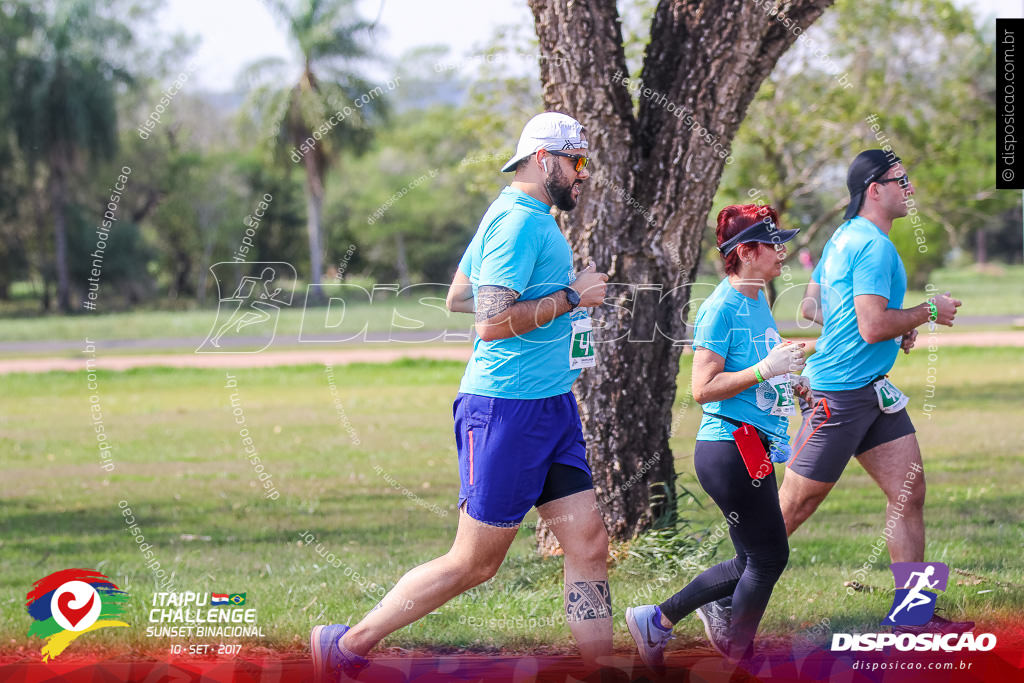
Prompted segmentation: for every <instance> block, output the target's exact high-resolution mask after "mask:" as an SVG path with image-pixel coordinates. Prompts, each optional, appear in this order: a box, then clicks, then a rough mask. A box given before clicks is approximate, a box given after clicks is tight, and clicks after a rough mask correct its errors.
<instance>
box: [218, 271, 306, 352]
mask: <svg viewBox="0 0 1024 683" xmlns="http://www.w3.org/2000/svg"><path fill="white" fill-rule="evenodd" d="M276 274H277V273H276V272H275V271H274V269H273V268H271V267H269V266H267V267H266V268H264V269H263V271H262V272H261V273H260V276H259V277H253V276H251V275H247V276H245V277H243V278H242V280H241V281H240V282H239V283H238V287H237V288H236V289H235V291H234V293H233V294H232V295H231V296H230V297H228V298H226V299H222V300H221V303H225V302H234V303H236V304H237V306H236V308H235V311H234V312H233V313H232V314H231V316H230V317H229V318H228V320H227V322H225V323H224V324H223V325H221V326H220V329H218V330H217V333H216V334H215V335H213V337H211V338H210V344H212V345H213V346H215V347H217V348H220V339H221V337H223V336H224V335H225V334H226V333H227V332H229V331H232V330H233V331H234V332H235V333H236V334H238V333H241V331H242V328H244V327H249V326H251V325H258V324H260V323H265V322H267V321H268V320H270V318H271V314H270V312H271V311H274V310H277V309H278V306H276V305H275V304H283V305H287V304H288V302H287V301H283V300H280V299H278V298H277V297H278V295H280V294H281V288H280V287H277V288H276V289H274V290H273V291H270V285H271V283H273V281H274V277H275V276H276ZM260 289H262V291H260ZM246 304H248V307H247V308H245V306H246ZM243 309H244V310H243Z"/></svg>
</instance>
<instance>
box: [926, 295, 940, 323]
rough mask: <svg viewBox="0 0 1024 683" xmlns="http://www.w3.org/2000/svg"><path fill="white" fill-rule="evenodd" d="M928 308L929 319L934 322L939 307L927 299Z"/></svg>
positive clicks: (937, 315)
mask: <svg viewBox="0 0 1024 683" xmlns="http://www.w3.org/2000/svg"><path fill="white" fill-rule="evenodd" d="M928 310H929V311H931V314H930V315H929V316H928V320H929V321H931V322H935V321H936V320H938V319H939V307H938V306H936V305H935V302H934V301H932V300H931V299H929V300H928Z"/></svg>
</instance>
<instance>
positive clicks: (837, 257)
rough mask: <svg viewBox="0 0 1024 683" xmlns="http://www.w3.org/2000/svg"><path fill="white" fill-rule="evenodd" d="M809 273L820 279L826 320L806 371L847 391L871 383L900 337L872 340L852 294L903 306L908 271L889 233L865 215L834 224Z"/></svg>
mask: <svg viewBox="0 0 1024 683" xmlns="http://www.w3.org/2000/svg"><path fill="white" fill-rule="evenodd" d="M811 279H812V280H813V281H814V282H816V283H818V284H819V285H821V308H822V320H823V321H824V326H823V327H822V330H821V337H820V338H819V339H818V344H817V347H816V352H815V353H814V354H813V355H812V356H811V357H810V358H809V359H808V360H807V368H806V369H805V370H804V375H805V376H807V377H808V378H810V380H811V388H812V389H821V390H824V391H846V390H848V389H860V388H861V387H865V386H867V385H868V384H869V383H870V382H871V380H873V379H875V378H877V377H879V376H880V375H884V374H886V373H887V372H889V370H891V369H892V365H893V363H894V362H896V355H897V354H898V353H899V351H900V337H897V338H896V339H888V340H886V341H880V342H877V343H875V344H868V343H867V342H866V341H864V338H863V337H861V336H860V330H859V329H858V328H857V311H856V309H855V308H854V305H853V299H854V297H856V296H859V295H861V294H876V295H878V296H882V297H885V298H886V299H888V300H889V304H888V306H887V307H888V308H902V307H903V295H904V294H906V292H907V272H906V270H905V269H904V268H903V261H902V260H901V259H900V255H899V253H898V252H897V251H896V247H895V245H893V243H892V241H891V240H890V239H889V236H888V235H886V234H885V233H884V232H882V231H881V230H879V229H878V226H876V225H875V224H874V223H872V222H871V221H869V220H868V219H866V218H864V217H863V216H855V217H853V218H851V219H850V220H848V221H846V222H845V223H843V224H842V225H840V226H839V228H838V229H836V231H835V233H834V234H833V235H832V237H831V238H830V239H829V241H828V243H827V244H826V245H825V250H824V251H823V252H822V254H821V261H820V262H819V263H818V266H817V267H816V268H815V269H814V274H813V275H812V276H811Z"/></svg>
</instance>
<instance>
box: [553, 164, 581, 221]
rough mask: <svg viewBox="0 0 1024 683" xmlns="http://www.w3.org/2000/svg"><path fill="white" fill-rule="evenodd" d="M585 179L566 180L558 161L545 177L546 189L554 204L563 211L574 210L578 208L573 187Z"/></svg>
mask: <svg viewBox="0 0 1024 683" xmlns="http://www.w3.org/2000/svg"><path fill="white" fill-rule="evenodd" d="M582 182H583V181H581V180H574V181H571V182H567V181H566V177H565V174H564V173H563V172H562V169H561V167H560V166H559V165H558V164H557V163H556V164H555V169H554V170H553V171H552V172H551V173H550V174H549V175H548V177H547V178H545V179H544V189H545V190H547V192H548V196H549V197H551V201H552V202H554V205H555V206H556V207H558V208H559V209H561V210H562V211H572V210H573V209H575V208H576V198H575V197H573V196H572V188H573V187H575V186H577V185H581V184H582Z"/></svg>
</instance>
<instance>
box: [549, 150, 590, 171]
mask: <svg viewBox="0 0 1024 683" xmlns="http://www.w3.org/2000/svg"><path fill="white" fill-rule="evenodd" d="M548 154H554V155H555V156H556V157H565V158H567V159H572V160H574V161H575V162H576V172H577V173H579V172H580V171H582V170H583V169H585V168H586V167H587V164H589V163H590V157H585V156H582V155H579V154H566V153H565V152H559V151H558V150H554V149H549V150H548Z"/></svg>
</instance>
